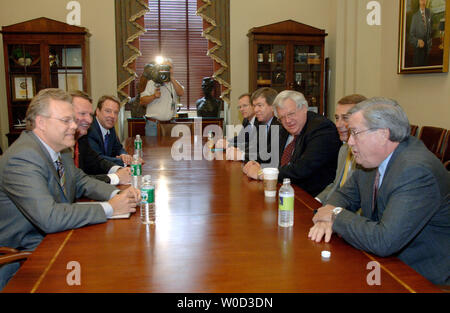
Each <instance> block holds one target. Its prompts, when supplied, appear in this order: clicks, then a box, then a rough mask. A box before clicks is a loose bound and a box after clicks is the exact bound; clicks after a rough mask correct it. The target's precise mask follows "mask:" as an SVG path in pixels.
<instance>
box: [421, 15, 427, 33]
mask: <svg viewBox="0 0 450 313" xmlns="http://www.w3.org/2000/svg"><path fill="white" fill-rule="evenodd" d="M422 21H423V27H425V29H427V21H426V19H425V11H422Z"/></svg>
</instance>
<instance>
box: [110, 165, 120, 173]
mask: <svg viewBox="0 0 450 313" xmlns="http://www.w3.org/2000/svg"><path fill="white" fill-rule="evenodd" d="M120 168H121V166H119V165H114V166H113V167H111V168H110V169H109V172H108V174H114V173H115V172H117V171H118V170H119V169H120Z"/></svg>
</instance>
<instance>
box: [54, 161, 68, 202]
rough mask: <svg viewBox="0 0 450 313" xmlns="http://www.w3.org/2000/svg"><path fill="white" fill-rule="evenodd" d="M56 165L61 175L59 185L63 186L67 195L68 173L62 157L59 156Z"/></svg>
mask: <svg viewBox="0 0 450 313" xmlns="http://www.w3.org/2000/svg"><path fill="white" fill-rule="evenodd" d="M55 163H56V170H57V171H58V175H59V184H60V185H61V187H62V189H63V192H64V194H65V195H67V194H66V173H65V172H66V171H65V169H64V165H63V163H62V161H61V156H58V160H56V161H55Z"/></svg>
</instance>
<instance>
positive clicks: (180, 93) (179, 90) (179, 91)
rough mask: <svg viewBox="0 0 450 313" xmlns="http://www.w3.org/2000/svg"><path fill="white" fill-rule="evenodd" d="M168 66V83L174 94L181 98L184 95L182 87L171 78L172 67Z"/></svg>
mask: <svg viewBox="0 0 450 313" xmlns="http://www.w3.org/2000/svg"><path fill="white" fill-rule="evenodd" d="M169 64H170V63H169ZM170 65H171V66H170V82H171V83H172V85H173V88H174V89H175V92H176V93H177V96H178V97H182V96H183V95H184V87H183V86H182V85H181V84H180V83H179V82H178V80H176V79H175V78H173V66H172V64H170Z"/></svg>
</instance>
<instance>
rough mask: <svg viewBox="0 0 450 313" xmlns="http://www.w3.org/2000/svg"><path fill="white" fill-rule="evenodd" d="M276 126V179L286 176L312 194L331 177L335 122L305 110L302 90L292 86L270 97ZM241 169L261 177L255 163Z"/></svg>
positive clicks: (334, 160)
mask: <svg viewBox="0 0 450 313" xmlns="http://www.w3.org/2000/svg"><path fill="white" fill-rule="evenodd" d="M274 106H275V112H276V116H277V117H278V119H279V120H280V121H281V124H282V125H283V128H282V129H281V130H280V138H279V152H280V156H281V158H280V162H279V166H278V170H279V175H278V180H279V181H283V178H290V179H291V182H292V183H294V184H296V185H298V186H300V187H301V188H302V189H304V190H305V191H306V192H308V193H309V194H311V195H312V196H316V195H317V194H318V193H319V192H321V191H322V190H323V189H324V188H325V187H326V186H327V185H328V184H329V183H331V182H332V181H333V179H334V176H335V173H336V163H337V155H338V151H339V147H340V145H341V142H340V140H339V135H338V132H337V130H336V126H335V125H334V124H333V122H331V121H330V120H328V119H327V118H326V117H324V116H322V115H319V114H316V113H314V112H310V111H308V102H307V101H306V99H305V97H304V96H303V94H301V93H300V92H297V91H293V90H285V91H282V92H280V93H279V94H278V95H277V97H276V98H275V100H274ZM243 171H244V173H246V174H247V175H248V176H249V177H251V178H254V179H262V170H261V166H260V164H259V163H257V162H255V161H250V162H248V163H247V164H246V165H245V166H244V170H243Z"/></svg>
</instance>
